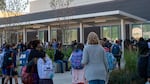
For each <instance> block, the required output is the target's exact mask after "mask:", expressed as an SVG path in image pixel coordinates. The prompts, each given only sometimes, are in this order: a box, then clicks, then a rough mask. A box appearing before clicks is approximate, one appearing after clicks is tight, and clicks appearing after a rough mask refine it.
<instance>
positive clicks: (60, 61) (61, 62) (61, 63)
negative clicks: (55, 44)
mask: <svg viewBox="0 0 150 84" xmlns="http://www.w3.org/2000/svg"><path fill="white" fill-rule="evenodd" d="M55 62H56V63H59V64H60V67H61V73H63V72H64V70H63V61H62V60H57V61H55Z"/></svg>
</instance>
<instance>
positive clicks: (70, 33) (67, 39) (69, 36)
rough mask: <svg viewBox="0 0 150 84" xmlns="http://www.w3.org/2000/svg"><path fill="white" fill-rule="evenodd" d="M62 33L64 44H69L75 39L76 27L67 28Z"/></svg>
mask: <svg viewBox="0 0 150 84" xmlns="http://www.w3.org/2000/svg"><path fill="white" fill-rule="evenodd" d="M64 33H65V34H64V44H71V42H72V41H74V40H77V29H67V30H65V32H64Z"/></svg>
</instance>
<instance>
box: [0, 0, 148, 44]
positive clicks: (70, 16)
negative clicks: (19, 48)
mask: <svg viewBox="0 0 150 84" xmlns="http://www.w3.org/2000/svg"><path fill="white" fill-rule="evenodd" d="M38 1H39V2H38ZM38 1H37V2H36V1H33V2H31V6H30V8H32V10H31V9H30V10H31V13H29V14H25V15H21V16H17V17H9V18H0V44H2V43H4V42H5V41H6V42H11V43H17V42H18V41H19V40H22V41H23V42H28V41H31V40H33V39H40V40H42V42H44V41H51V40H52V39H57V40H58V41H61V42H62V43H63V44H65V45H68V44H71V42H72V41H73V40H77V41H78V42H82V43H85V42H86V38H87V35H88V33H89V32H91V31H94V32H96V33H97V34H98V36H99V37H100V38H104V37H106V38H108V39H109V40H116V39H122V40H125V39H130V38H131V37H134V38H137V39H138V38H139V37H144V38H145V39H148V38H150V11H149V8H150V5H149V3H150V0H87V1H93V2H87V1H86V0H83V1H82V0H75V1H74V2H73V4H71V6H70V7H67V8H61V9H56V10H52V9H50V10H48V6H47V5H45V4H44V3H43V2H44V0H38ZM40 1H42V2H40ZM80 1H81V2H80ZM86 2H87V3H86ZM36 3H37V4H36ZM40 3H41V4H40ZM42 3H43V4H42ZM46 3H47V2H46ZM81 3H83V4H81ZM46 6H47V7H46ZM38 7H39V8H38ZM42 7H45V8H44V9H45V10H44V9H42ZM36 8H37V9H36ZM40 8H41V9H40ZM46 8H47V9H46ZM38 9H40V10H39V12H38V11H37V10H38Z"/></svg>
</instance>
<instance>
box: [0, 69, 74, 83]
mask: <svg viewBox="0 0 150 84" xmlns="http://www.w3.org/2000/svg"><path fill="white" fill-rule="evenodd" d="M1 81H2V78H1V77H0V84H1ZM18 81H19V82H18V84H21V78H20V77H19V79H18ZM53 81H54V84H71V72H70V71H69V72H65V73H55V75H54V79H53ZM8 84H9V83H8ZM13 84H15V81H14V80H13Z"/></svg>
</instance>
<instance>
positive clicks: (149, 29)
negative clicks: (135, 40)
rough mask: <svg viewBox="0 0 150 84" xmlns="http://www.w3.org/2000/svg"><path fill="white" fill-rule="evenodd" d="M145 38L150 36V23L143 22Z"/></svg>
mask: <svg viewBox="0 0 150 84" xmlns="http://www.w3.org/2000/svg"><path fill="white" fill-rule="evenodd" d="M143 38H146V39H149V38H150V24H143Z"/></svg>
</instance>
